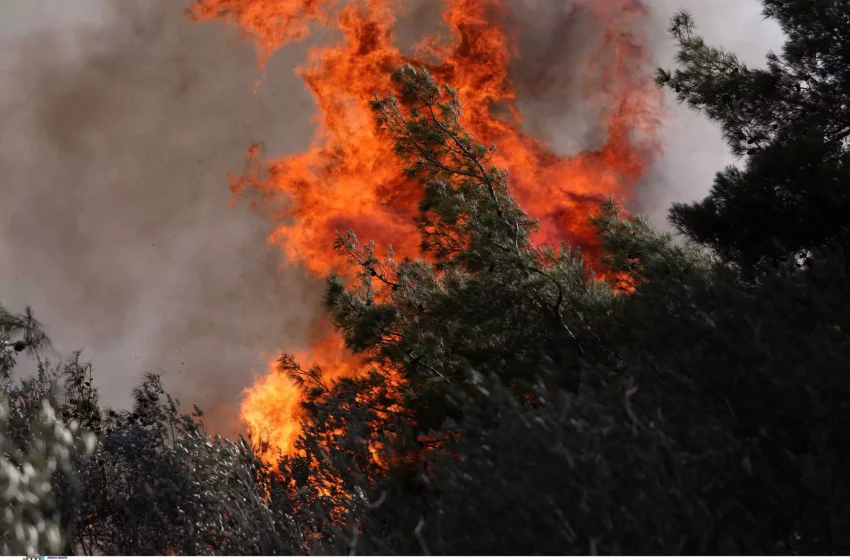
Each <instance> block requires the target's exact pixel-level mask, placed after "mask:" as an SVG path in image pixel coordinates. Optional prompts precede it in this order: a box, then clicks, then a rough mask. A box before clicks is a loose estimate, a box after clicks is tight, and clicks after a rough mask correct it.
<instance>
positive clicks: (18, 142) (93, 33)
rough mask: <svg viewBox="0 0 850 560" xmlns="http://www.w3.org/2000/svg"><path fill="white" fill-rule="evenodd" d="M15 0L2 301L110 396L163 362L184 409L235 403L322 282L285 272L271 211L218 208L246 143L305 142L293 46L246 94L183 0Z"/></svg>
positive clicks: (241, 65) (287, 337) (6, 75)
mask: <svg viewBox="0 0 850 560" xmlns="http://www.w3.org/2000/svg"><path fill="white" fill-rule="evenodd" d="M36 4H38V5H41V7H42V8H44V7H46V6H51V7H53V8H54V13H53V14H52V15H51V16H50V22H54V24H53V25H51V24H50V22H44V21H43V20H42V19H40V18H43V17H45V13H44V11H43V10H42V11H40V10H38V9H36V8H35V7H33V6H35V5H36ZM8 5H9V6H12V4H8ZM14 6H21V7H23V6H30V8H13V9H12V11H11V13H10V12H8V11H6V10H5V9H4V18H3V21H4V22H5V24H4V27H3V28H2V33H3V35H2V41H3V43H4V46H5V47H6V48H5V49H4V52H5V53H6V54H5V55H4V59H3V63H2V66H0V68H2V88H0V119H2V122H3V134H2V136H0V177H2V182H0V298H2V301H3V303H4V304H5V305H6V306H7V307H9V308H12V309H21V308H22V307H23V306H24V305H26V304H30V305H33V306H34V308H35V311H36V313H37V315H38V317H39V318H40V319H41V320H42V321H43V322H45V323H46V326H47V329H48V331H49V333H50V334H51V336H52V338H53V340H54V341H55V343H56V350H57V354H62V355H67V353H68V352H69V351H71V350H73V349H76V348H84V349H85V353H84V357H88V358H91V359H93V360H94V365H95V375H96V377H97V381H98V384H99V386H100V387H101V390H102V393H103V395H104V397H105V400H106V402H108V403H109V404H111V405H114V406H127V405H129V404H130V397H131V394H130V389H131V387H132V386H133V385H134V384H135V383H137V382H138V381H139V379H140V376H141V374H142V373H143V372H145V371H153V370H158V369H162V370H163V371H165V372H166V377H165V383H166V386H167V388H168V389H169V390H170V391H172V392H173V394H175V395H176V396H177V397H178V398H179V399H180V400H181V401H182V402H184V403H186V404H189V403H197V404H199V405H201V406H202V407H204V408H207V409H214V410H220V409H221V408H222V407H233V406H235V405H236V404H237V403H238V401H239V398H240V393H241V390H242V389H243V388H244V387H245V386H246V385H249V384H250V382H251V379H252V372H257V373H261V372H262V373H265V371H266V368H267V363H268V360H267V359H266V358H267V357H268V356H266V355H264V353H267V352H274V351H275V350H276V349H278V348H281V347H283V346H285V345H298V344H301V343H302V342H303V338H304V333H305V330H306V327H307V325H309V324H310V323H311V322H312V318H313V316H314V315H315V313H316V309H317V308H318V299H317V298H318V297H319V293H320V288H321V286H319V285H317V284H318V281H316V280H315V279H308V278H307V276H306V275H305V274H304V273H303V272H301V271H299V270H295V269H281V267H282V264H283V263H282V262H281V256H280V254H279V251H278V250H277V249H276V248H271V247H267V245H266V242H265V239H266V237H267V235H268V233H269V231H270V227H271V224H270V222H269V221H268V220H265V219H263V217H262V216H260V215H258V214H257V213H256V212H252V210H251V209H250V208H249V206H248V205H247V204H245V203H244V202H242V203H240V204H238V205H237V207H235V208H230V207H229V205H228V203H229V201H230V193H229V191H228V189H227V183H226V178H227V173H228V172H229V171H231V170H237V171H238V170H239V169H241V168H242V167H243V165H244V154H245V150H246V147H247V146H248V145H249V144H250V143H251V142H254V141H257V140H262V141H263V142H265V143H266V144H267V146H268V149H269V150H270V151H271V152H272V153H285V152H290V151H295V150H301V149H303V148H304V147H305V143H306V142H307V141H308V140H309V138H310V134H311V132H312V128H313V125H312V122H311V115H312V113H313V110H312V107H313V105H312V100H311V98H310V96H309V94H308V93H307V92H306V90H305V89H304V87H303V86H302V84H301V81H300V79H298V78H297V77H296V76H294V75H293V72H292V68H293V66H294V65H296V64H298V63H300V62H301V61H302V60H303V59H304V57H305V52H304V51H305V48H306V46H304V45H296V46H293V47H291V48H289V49H287V50H286V51H284V52H281V53H278V55H277V56H276V57H275V59H274V60H273V61H272V62H271V63H270V64H269V67H268V75H267V78H266V80H265V82H264V83H263V86H262V88H260V89H259V91H258V94H257V95H254V94H253V90H254V86H255V84H256V82H257V80H258V78H259V77H260V76H259V75H258V73H257V71H256V66H255V60H256V59H255V55H254V52H253V49H252V48H251V47H250V46H249V45H247V44H245V43H242V42H239V41H238V36H237V34H236V33H235V32H234V31H233V30H230V31H225V30H224V29H223V28H222V27H221V26H219V25H213V24H206V25H197V24H192V23H191V22H190V21H188V19H187V18H186V17H185V16H184V15H183V13H182V7H181V6H180V3H179V2H174V1H173V0H156V1H138V2H131V1H122V2H108V1H105V0H103V1H89V2H88V3H87V4H82V3H80V2H75V3H73V7H71V5H70V4H64V3H63V4H62V6H68V7H67V8H66V9H65V10H61V9H59V10H58V13H57V9H58V8H57V7H58V6H59V4H58V3H51V2H47V1H46V0H45V1H44V2H35V1H33V2H31V3H30V2H27V3H16V4H14ZM30 10H31V11H30ZM17 18H20V19H19V20H18V24H19V25H10V22H14V21H15V20H16V19H17ZM54 18H58V19H54ZM62 19H64V22H63V23H62V24H59V23H58V21H61V20H62ZM24 24H25V25H24ZM6 26H8V27H6ZM27 26H29V27H30V29H27V30H26V31H22V29H21V27H27ZM230 417H233V415H230ZM224 428H227V427H224ZM224 428H223V429H224Z"/></svg>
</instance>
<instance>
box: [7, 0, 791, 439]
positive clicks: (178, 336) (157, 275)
mask: <svg viewBox="0 0 850 560" xmlns="http://www.w3.org/2000/svg"><path fill="white" fill-rule="evenodd" d="M436 3H437V2H436V0H423V1H422V2H420V4H419V5H420V9H419V10H418V11H413V12H411V14H410V15H409V16H408V18H406V23H405V25H407V26H408V27H410V28H411V29H414V28H417V26H416V25H414V24H415V22H416V21H422V18H425V16H433V15H434V13H435V10H434V9H433V6H434V4H436ZM184 6H185V3H183V2H177V1H176V0H149V1H145V0H122V1H121V2H110V1H109V0H75V1H74V2H63V3H59V2H53V1H51V0H28V1H27V2H17V1H15V0H0V13H2V16H3V17H2V18H0V43H2V46H3V48H2V50H0V119H2V123H3V125H2V126H3V128H2V134H0V299H2V301H3V303H4V304H5V305H7V306H8V307H10V308H12V309H20V308H21V307H23V306H24V305H26V304H31V305H33V306H34V307H35V310H36V313H37V315H38V316H39V317H40V318H41V319H42V320H43V321H44V322H45V323H46V325H47V327H48V329H49V332H50V333H51V335H52V337H53V339H54V341H55V342H56V350H57V353H59V354H67V352H69V351H70V350H73V349H76V348H85V351H86V352H85V356H87V357H89V358H91V359H93V360H94V362H95V370H96V375H97V378H98V383H99V384H100V386H101V389H102V391H103V393H104V395H105V397H106V400H107V401H108V402H109V403H110V404H112V405H115V406H126V405H127V404H128V402H129V398H130V388H131V387H132V385H134V384H135V383H136V382H137V381H138V380H139V378H140V375H141V374H142V373H143V372H144V371H146V370H155V369H163V370H164V371H166V372H167V376H166V383H167V385H168V387H169V388H170V389H171V390H172V391H173V392H174V393H175V394H176V395H177V396H178V397H179V398H181V400H182V401H183V402H184V403H197V404H199V405H201V406H202V407H204V408H206V409H214V410H215V409H216V407H219V406H223V407H226V406H231V407H233V406H235V405H236V403H237V402H238V400H239V397H240V393H241V390H242V389H243V388H244V387H246V386H247V385H249V384H250V383H251V380H252V373H254V372H257V373H259V372H264V371H265V369H266V361H265V357H264V355H263V353H266V352H274V351H275V350H277V349H279V348H281V347H283V346H288V345H298V344H300V343H301V342H303V340H304V335H305V332H306V330H307V325H308V324H309V323H310V322H311V320H312V318H313V317H314V316H315V314H316V310H317V308H318V292H319V289H320V286H317V281H316V280H310V279H307V278H306V277H305V275H304V274H303V273H301V272H300V271H298V270H293V269H286V270H282V269H281V266H282V264H283V263H282V262H281V257H280V255H279V253H278V251H277V249H274V248H268V247H267V246H266V244H265V238H266V235H267V234H268V231H269V228H270V224H269V222H268V221H267V220H266V219H264V218H263V216H261V215H259V214H257V213H255V212H252V211H251V210H250V209H249V207H248V205H247V204H245V203H244V202H243V203H241V204H239V205H238V206H237V207H236V208H230V207H229V206H228V202H229V198H230V193H229V191H228V189H227V184H226V175H227V172H228V171H231V170H237V171H238V170H240V169H242V167H243V157H244V154H245V150H246V147H247V146H248V145H249V144H250V143H251V142H255V141H262V142H264V143H265V144H266V146H267V150H268V153H270V154H284V153H290V152H294V151H299V150H301V149H303V148H304V147H305V145H306V143H307V142H308V141H309V139H310V136H311V132H312V127H313V125H312V121H311V117H312V114H313V105H312V101H311V98H310V96H309V94H308V93H307V92H306V90H305V88H304V86H303V84H302V82H301V80H300V79H299V78H298V77H297V76H295V75H294V73H293V67H294V66H297V65H299V64H301V63H302V62H303V61H304V60H305V54H306V49H307V47H308V46H309V45H306V44H297V45H291V46H289V47H287V48H285V49H283V50H282V51H280V52H278V53H276V54H275V55H274V56H273V57H272V58H271V60H270V62H269V65H268V67H267V70H266V73H265V81H264V83H263V85H262V87H261V88H260V89H259V91H258V93H257V95H254V94H253V88H254V86H255V84H256V82H257V80H258V79H259V77H260V76H259V74H258V73H257V71H256V69H255V56H254V52H253V50H252V48H251V47H250V45H248V44H246V43H240V42H239V41H238V40H237V33H236V32H235V31H234V30H232V29H231V30H229V31H226V30H225V29H224V28H223V27H222V26H220V25H216V24H203V25H197V24H192V23H190V22H189V21H188V20H187V19H186V18H185V17H184V16H183V14H182V9H183V7H184ZM571 6H572V2H566V1H564V2H558V1H556V0H513V7H514V8H515V10H514V12H515V15H516V17H517V18H518V22H519V23H520V24H522V26H523V27H524V28H525V29H529V30H533V33H526V35H525V36H523V38H522V40H521V47H522V49H523V59H522V61H521V63H520V64H519V65H518V66H517V73H518V74H517V77H518V79H519V80H520V81H523V82H524V83H527V84H532V83H535V81H538V82H546V83H548V86H547V87H546V88H544V89H543V90H541V91H538V92H537V93H536V94H535V95H529V96H528V97H526V99H525V100H524V102H523V109H524V110H525V111H526V113H527V115H528V117H529V118H528V126H529V127H530V128H531V129H532V130H533V131H534V132H535V133H537V134H541V135H542V136H544V137H545V138H547V139H549V140H550V141H551V142H552V143H553V145H554V146H555V147H556V148H557V149H558V150H560V151H562V152H566V153H569V152H574V151H577V150H580V149H583V148H586V147H587V146H588V145H593V143H594V142H595V141H597V140H598V138H596V136H595V135H597V134H598V131H595V130H594V127H593V126H592V123H593V122H594V120H595V119H594V118H593V113H594V110H595V108H594V107H593V105H592V101H591V102H588V100H587V99H584V100H583V101H581V102H579V100H580V99H581V96H577V95H576V91H575V89H574V82H571V81H570V77H571V76H570V75H569V73H568V72H566V70H564V73H563V74H559V72H561V70H562V69H568V68H575V64H576V60H579V59H580V58H581V57H582V56H583V55H584V54H585V52H584V48H585V47H584V45H585V42H584V36H583V34H586V33H591V32H592V29H589V28H584V27H582V26H573V28H572V29H571V30H570V33H571V34H570V35H569V36H561V35H559V34H562V33H563V32H564V28H563V27H562V26H560V25H559V22H561V19H559V18H563V17H565V14H568V12H569V10H570V9H571ZM681 7H685V8H688V9H689V10H692V11H693V12H694V14H695V15H696V17H697V21H698V23H699V24H700V25H701V29H702V32H703V33H704V35H705V36H706V37H707V38H708V39H709V40H711V41H712V42H715V43H719V44H722V45H724V46H726V47H728V48H729V49H731V50H734V51H735V52H737V53H738V54H739V55H741V56H742V58H743V59H744V60H746V61H748V62H755V63H760V61H761V60H763V55H764V53H765V52H766V51H767V50H768V49H771V48H774V49H775V48H777V47H778V45H779V44H780V38H781V37H780V33H779V31H778V30H777V29H776V28H775V27H774V26H771V25H765V24H763V23H761V21H760V15H759V11H760V8H759V5H758V2H757V1H756V0H653V2H652V6H651V8H652V13H653V18H654V20H653V23H652V27H653V29H650V30H649V31H648V32H647V33H648V35H647V36H649V37H652V38H653V39H652V42H651V47H652V49H653V50H654V52H655V53H656V55H657V62H658V63H659V64H662V65H669V64H670V63H671V58H672V54H673V49H672V47H673V45H672V44H671V42H670V41H669V39H668V38H667V36H666V33H665V31H664V28H665V27H666V21H667V18H668V17H669V16H670V15H672V13H673V12H675V11H676V10H677V9H679V8H681ZM425 19H427V18H425ZM407 34H409V35H411V36H413V35H415V33H413V32H412V31H408V32H407V33H402V35H407ZM553 80H554V81H553ZM558 80H560V81H558ZM570 100H574V101H575V102H574V103H573V102H570ZM664 146H665V150H666V153H665V155H664V156H663V157H662V158H661V159H660V160H659V161H658V162H657V164H656V166H655V167H654V168H653V170H652V173H651V174H650V177H648V178H647V180H646V181H645V184H644V185H643V187H642V189H641V191H640V193H639V200H638V203H639V206H640V209H641V210H642V211H643V212H645V213H648V214H649V215H650V216H651V217H652V218H653V219H654V220H655V221H656V223H663V221H664V215H665V211H666V208H667V206H669V203H670V202H671V201H673V200H685V199H693V198H696V197H698V196H700V195H702V194H704V193H705V192H706V191H707V189H708V187H709V185H710V182H711V178H712V175H713V174H714V172H716V171H717V170H718V169H720V168H721V167H722V166H723V165H725V164H726V163H728V162H729V161H730V160H729V156H728V154H727V151H726V148H725V146H724V145H723V143H722V142H721V140H720V136H719V133H718V132H717V130H716V128H715V127H714V126H713V125H711V124H709V123H707V122H705V121H704V120H702V119H701V118H700V117H698V116H696V115H693V114H691V113H689V112H688V111H686V110H684V109H683V108H675V107H674V108H673V112H672V117H671V118H669V119H668V120H667V122H666V124H665V128H664ZM269 357H272V355H269ZM226 416H227V417H229V418H233V416H232V414H230V415H226ZM214 427H219V428H223V429H227V428H229V426H214Z"/></svg>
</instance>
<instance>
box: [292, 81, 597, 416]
mask: <svg viewBox="0 0 850 560" xmlns="http://www.w3.org/2000/svg"><path fill="white" fill-rule="evenodd" d="M393 77H394V80H395V83H396V84H397V86H398V89H399V97H398V98H397V97H395V96H392V95H390V96H387V97H383V98H376V99H375V100H374V102H373V104H372V105H373V110H374V112H375V115H376V118H377V121H378V125H379V127H380V128H381V130H382V131H383V132H384V133H385V134H386V135H387V136H388V138H389V140H391V141H392V142H393V143H394V144H395V149H396V153H397V154H398V155H399V157H400V159H401V160H402V161H403V162H405V164H406V166H407V167H406V173H407V176H408V178H410V179H412V180H417V181H420V182H421V183H422V185H423V187H424V192H423V197H422V200H421V204H420V213H419V216H418V217H417V220H416V222H417V225H418V228H419V231H420V234H421V239H422V251H423V253H424V255H425V259H419V260H410V259H404V260H397V259H396V258H395V257H394V255H393V254H392V253H391V252H390V254H388V255H386V256H379V255H376V254H375V249H374V244H372V243H362V242H360V240H358V239H357V237H356V235H355V233H354V232H349V233H347V234H345V235H343V236H341V237H340V238H339V240H338V241H337V244H336V249H337V251H339V252H340V253H341V254H343V255H344V256H345V257H347V258H348V259H349V261H350V262H351V263H352V264H353V265H354V266H355V268H356V270H357V271H358V272H357V275H356V278H354V279H347V278H341V277H333V278H331V280H330V282H329V286H328V290H327V297H326V303H327V307H328V309H329V311H330V312H331V315H332V317H333V319H334V321H335V324H336V326H337V327H338V328H339V329H340V331H341V332H342V333H343V334H344V337H345V341H346V344H347V346H348V347H349V349H351V350H352V351H354V352H355V353H357V354H359V355H361V356H363V357H364V359H365V360H366V363H367V364H368V366H369V367H371V368H372V369H373V372H374V375H375V377H374V381H375V382H374V384H373V386H380V387H387V386H391V385H392V384H393V383H395V385H396V386H397V389H398V390H397V391H396V394H397V395H398V397H399V398H400V399H401V401H397V402H396V404H399V405H402V407H401V408H402V409H404V410H406V411H411V414H412V416H411V418H412V420H413V421H414V422H415V423H416V424H417V426H418V427H419V428H420V429H421V430H422V431H423V432H427V431H428V430H429V429H433V428H438V427H439V426H440V425H441V424H442V422H443V421H444V420H445V418H446V415H447V414H451V411H450V410H449V409H448V408H447V406H446V404H445V401H444V398H443V396H444V395H445V393H446V389H447V387H448V386H450V385H454V384H463V383H464V379H466V377H467V372H468V369H469V368H481V369H483V370H486V371H488V372H490V373H493V374H496V375H500V376H501V377H502V378H503V379H504V380H505V382H507V383H509V384H513V385H514V386H516V387H517V390H518V391H519V392H520V393H521V392H522V391H523V390H524V389H523V387H526V388H527V387H528V384H529V383H530V382H532V381H533V379H534V376H535V373H534V372H535V371H540V370H541V368H554V369H555V370H557V372H558V375H557V376H556V378H557V382H558V383H559V384H561V386H563V387H565V388H568V389H570V390H573V391H575V390H577V389H578V370H579V363H580V361H581V360H586V359H590V357H591V351H590V350H591V348H590V347H591V346H592V344H593V341H594V338H593V332H594V331H593V329H592V328H591V326H590V324H589V321H588V317H589V316H590V315H592V314H591V313H588V312H587V311H588V310H589V309H590V308H593V307H594V306H600V305H604V304H605V303H606V302H607V301H608V300H609V299H610V298H611V297H612V292H611V290H610V289H609V288H608V287H607V285H605V284H604V283H600V282H598V281H596V280H595V278H594V276H593V273H592V271H590V270H589V268H588V266H587V265H586V263H585V262H584V260H583V259H582V256H581V254H580V253H579V252H577V251H574V250H571V249H569V248H567V247H562V248H561V250H560V251H557V252H556V251H554V250H553V249H552V248H549V247H536V246H534V245H533V244H532V243H531V242H530V237H531V234H532V233H533V231H534V229H535V227H536V224H535V222H534V221H533V220H531V219H530V218H529V217H528V216H527V215H526V214H525V213H524V212H523V211H522V209H521V208H519V206H518V205H517V203H516V202H515V201H514V199H513V198H512V197H511V195H510V192H509V181H508V175H507V173H506V172H505V171H504V170H501V169H498V168H496V167H494V166H493V165H492V163H491V161H490V160H491V152H490V151H489V150H488V149H486V148H485V147H484V146H483V145H481V143H480V142H478V141H477V140H476V139H475V138H474V137H473V136H472V135H471V134H470V133H469V132H468V131H467V130H465V129H464V127H463V126H462V125H461V124H460V118H461V106H460V102H459V101H458V98H457V93H456V92H455V91H453V90H452V89H451V88H450V87H445V88H440V87H439V86H438V85H437V84H436V83H435V82H434V80H433V78H432V77H431V75H430V74H429V73H428V72H427V71H425V70H416V69H414V68H412V67H409V66H407V67H403V68H401V69H399V70H398V71H397V72H395V73H394V75H393ZM399 99H401V100H404V102H401V101H400V100H399ZM284 369H287V368H284ZM290 371H291V368H290ZM519 372H523V373H522V374H521V375H519V376H518V373H519ZM385 396H386V395H385ZM449 408H450V407H449Z"/></svg>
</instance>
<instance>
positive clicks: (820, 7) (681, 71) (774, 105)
mask: <svg viewBox="0 0 850 560" xmlns="http://www.w3.org/2000/svg"><path fill="white" fill-rule="evenodd" d="M763 4H764V15H765V16H766V17H768V18H771V19H774V20H775V21H777V22H778V23H779V24H780V25H781V27H782V29H783V30H784V32H785V34H786V36H787V42H786V44H785V46H784V48H783V50H782V53H781V54H780V55H777V54H774V53H769V54H768V55H767V67H766V68H765V69H763V70H761V69H751V68H748V67H747V66H746V65H744V64H742V63H741V62H740V61H739V60H738V58H737V57H736V56H735V55H734V54H732V53H728V52H725V51H723V50H722V49H718V48H715V47H711V46H709V45H707V44H706V43H705V41H704V40H703V39H702V38H701V37H699V36H697V35H695V34H694V31H695V24H694V21H693V20H692V18H691V17H690V16H689V15H688V14H687V13H680V14H678V15H677V16H676V17H675V18H673V20H672V25H671V28H670V31H671V33H672V35H673V37H674V38H675V39H676V41H677V42H678V44H679V53H678V62H679V64H680V67H679V68H678V69H677V70H675V72H672V73H671V72H669V71H664V70H660V71H659V73H658V81H659V83H662V84H665V85H666V86H667V87H669V88H670V89H672V90H674V91H675V92H676V94H677V96H678V98H679V100H680V101H683V102H687V104H688V105H689V106H691V107H692V108H694V109H697V110H699V111H702V112H703V113H704V114H706V115H707V116H708V117H709V118H710V119H712V120H714V121H716V122H718V123H719V124H720V125H721V127H722V130H723V134H724V136H725V138H726V140H727V141H728V143H729V145H730V147H731V149H732V152H733V153H734V154H735V155H736V156H739V157H743V158H745V162H744V164H743V166H742V167H734V166H733V167H729V168H727V169H725V170H724V171H723V172H721V173H718V175H717V177H716V179H715V181H714V185H713V187H712V189H711V192H710V194H709V195H708V196H707V197H706V198H705V199H704V200H702V201H700V202H697V203H693V204H675V205H673V208H672V209H671V212H670V220H671V222H672V223H673V224H674V225H675V226H676V227H677V228H678V229H679V231H681V232H682V233H684V234H686V235H687V236H689V237H690V238H692V239H694V240H696V241H699V242H700V243H704V244H706V245H707V246H709V247H711V248H713V249H714V250H715V251H717V253H718V254H719V255H721V256H722V257H723V258H724V259H726V260H728V261H729V262H733V263H736V264H738V265H740V266H742V267H744V268H747V269H750V268H752V267H753V266H755V265H756V264H758V263H760V262H763V261H765V260H766V261H767V262H768V263H775V262H776V261H777V260H782V259H787V258H793V257H797V258H805V256H807V255H808V254H810V252H811V251H815V250H824V249H826V250H839V251H841V252H843V253H844V254H845V255H846V254H847V251H848V249H850V220H848V216H850V188H848V186H850V142H848V138H850V4H848V2H846V1H844V0H764V1H763Z"/></svg>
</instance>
